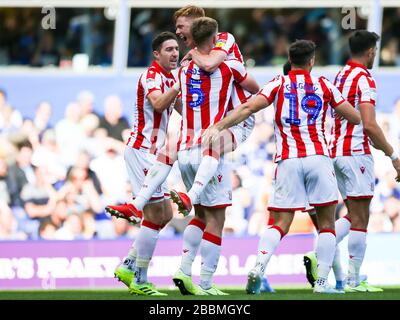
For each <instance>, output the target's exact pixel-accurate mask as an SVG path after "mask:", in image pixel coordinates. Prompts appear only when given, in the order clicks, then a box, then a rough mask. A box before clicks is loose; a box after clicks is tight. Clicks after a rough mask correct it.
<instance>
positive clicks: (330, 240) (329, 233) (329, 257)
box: [315, 230, 336, 279]
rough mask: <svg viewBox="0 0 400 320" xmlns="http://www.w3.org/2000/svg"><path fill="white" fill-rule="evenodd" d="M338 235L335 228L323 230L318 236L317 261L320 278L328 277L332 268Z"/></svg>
mask: <svg viewBox="0 0 400 320" xmlns="http://www.w3.org/2000/svg"><path fill="white" fill-rule="evenodd" d="M335 247H336V236H335V231H333V230H321V231H320V232H319V236H318V244H317V251H316V253H315V254H316V256H317V261H318V278H322V279H328V274H329V271H330V270H331V268H332V263H333V257H334V256H335Z"/></svg>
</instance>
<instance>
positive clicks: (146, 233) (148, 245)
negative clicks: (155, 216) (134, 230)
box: [135, 220, 160, 283]
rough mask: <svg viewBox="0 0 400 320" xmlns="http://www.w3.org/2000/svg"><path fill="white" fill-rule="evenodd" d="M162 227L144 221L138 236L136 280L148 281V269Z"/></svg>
mask: <svg viewBox="0 0 400 320" xmlns="http://www.w3.org/2000/svg"><path fill="white" fill-rule="evenodd" d="M159 229H160V227H159V226H158V225H156V224H153V223H152V222H149V221H147V220H143V221H142V225H141V227H140V230H139V234H138V236H137V238H136V243H135V246H136V249H137V257H136V266H135V282H136V283H144V282H147V269H148V267H149V264H150V260H151V258H152V257H153V253H154V249H155V248H156V244H157V240H158V234H159Z"/></svg>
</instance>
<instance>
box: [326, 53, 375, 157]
mask: <svg viewBox="0 0 400 320" xmlns="http://www.w3.org/2000/svg"><path fill="white" fill-rule="evenodd" d="M334 84H335V86H336V87H337V88H338V89H339V91H340V92H341V93H342V95H343V97H345V98H346V99H347V100H348V101H349V103H350V104H351V105H352V106H353V107H354V108H356V109H357V110H358V111H359V105H360V104H361V103H371V104H372V105H373V106H375V101H376V84H375V80H374V79H373V78H372V76H371V74H370V73H369V72H368V70H367V69H366V68H365V67H364V66H363V65H361V64H358V63H356V62H354V61H348V62H347V64H346V65H345V66H344V67H343V68H342V69H341V70H340V71H339V72H338V74H337V75H336V79H335V83H334ZM329 146H330V150H331V155H332V157H338V156H353V155H363V154H371V150H370V147H369V142H368V136H367V135H366V134H365V132H364V129H363V126H362V124H359V125H353V124H351V123H349V122H348V121H347V120H346V119H344V118H343V117H341V116H339V115H334V121H333V125H332V131H331V141H330V145H329Z"/></svg>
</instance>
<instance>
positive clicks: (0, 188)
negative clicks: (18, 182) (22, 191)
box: [0, 156, 13, 206]
mask: <svg viewBox="0 0 400 320" xmlns="http://www.w3.org/2000/svg"><path fill="white" fill-rule="evenodd" d="M12 184H13V181H11V179H10V176H9V174H8V164H7V162H6V160H5V159H4V158H3V157H1V156H0V203H4V204H5V205H7V206H9V205H10V204H11V195H10V190H12Z"/></svg>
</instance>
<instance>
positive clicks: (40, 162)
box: [32, 129, 67, 184]
mask: <svg viewBox="0 0 400 320" xmlns="http://www.w3.org/2000/svg"><path fill="white" fill-rule="evenodd" d="M32 163H33V164H34V165H35V166H45V167H46V168H47V169H48V172H49V175H50V177H49V179H50V181H51V183H52V184H55V183H57V182H59V181H63V180H65V178H66V173H67V170H66V167H65V165H64V163H63V162H62V158H61V152H60V148H59V146H58V144H57V140H56V135H55V132H54V130H53V129H48V130H46V131H44V132H43V135H42V139H41V143H40V145H39V146H38V147H37V148H36V150H35V151H34V152H33V155H32Z"/></svg>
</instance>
